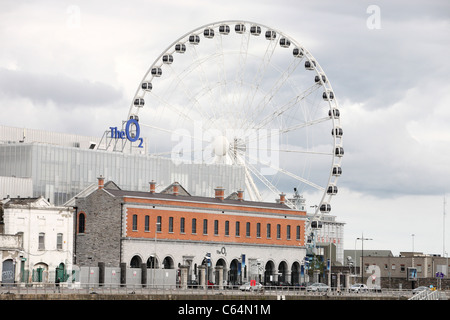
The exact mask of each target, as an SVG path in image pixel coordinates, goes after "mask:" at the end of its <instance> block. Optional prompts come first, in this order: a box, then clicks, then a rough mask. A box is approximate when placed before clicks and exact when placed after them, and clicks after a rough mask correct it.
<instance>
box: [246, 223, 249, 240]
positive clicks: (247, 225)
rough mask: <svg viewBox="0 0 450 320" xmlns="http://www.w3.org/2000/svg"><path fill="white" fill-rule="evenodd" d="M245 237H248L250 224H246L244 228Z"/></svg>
mask: <svg viewBox="0 0 450 320" xmlns="http://www.w3.org/2000/svg"><path fill="white" fill-rule="evenodd" d="M245 235H246V236H247V237H250V222H247V223H246V226H245Z"/></svg>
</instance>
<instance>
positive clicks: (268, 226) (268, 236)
mask: <svg viewBox="0 0 450 320" xmlns="http://www.w3.org/2000/svg"><path fill="white" fill-rule="evenodd" d="M267 239H270V223H268V224H267Z"/></svg>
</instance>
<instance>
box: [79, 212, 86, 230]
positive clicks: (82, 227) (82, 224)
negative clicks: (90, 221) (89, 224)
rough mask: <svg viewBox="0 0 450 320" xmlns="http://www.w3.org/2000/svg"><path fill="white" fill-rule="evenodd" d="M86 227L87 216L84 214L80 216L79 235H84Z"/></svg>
mask: <svg viewBox="0 0 450 320" xmlns="http://www.w3.org/2000/svg"><path fill="white" fill-rule="evenodd" d="M85 227H86V216H85V214H84V213H80V215H79V216H78V233H84V230H85Z"/></svg>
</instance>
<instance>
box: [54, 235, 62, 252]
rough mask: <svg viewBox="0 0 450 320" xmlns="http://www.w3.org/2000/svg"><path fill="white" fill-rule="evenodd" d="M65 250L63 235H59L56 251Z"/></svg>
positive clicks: (57, 236)
mask: <svg viewBox="0 0 450 320" xmlns="http://www.w3.org/2000/svg"><path fill="white" fill-rule="evenodd" d="M62 248H63V234H62V233H58V234H57V235H56V250H62Z"/></svg>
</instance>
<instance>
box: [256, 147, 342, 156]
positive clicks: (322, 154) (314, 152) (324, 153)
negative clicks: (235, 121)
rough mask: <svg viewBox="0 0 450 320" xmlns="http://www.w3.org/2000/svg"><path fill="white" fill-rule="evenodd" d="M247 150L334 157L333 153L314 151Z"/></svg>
mask: <svg viewBox="0 0 450 320" xmlns="http://www.w3.org/2000/svg"><path fill="white" fill-rule="evenodd" d="M247 149H250V150H252V149H253V150H261V151H270V152H289V153H302V154H310V155H321V156H333V153H332V152H320V151H313V150H290V149H271V148H255V147H247Z"/></svg>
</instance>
